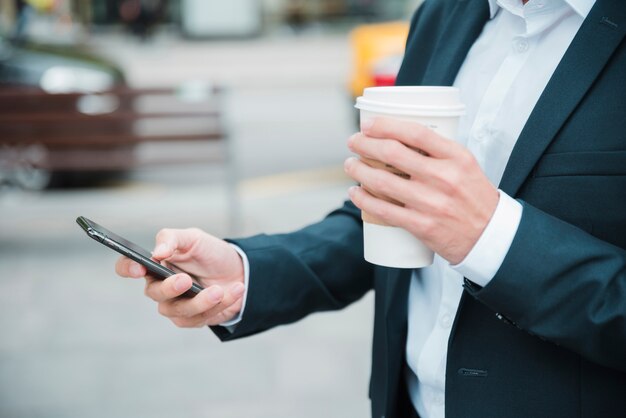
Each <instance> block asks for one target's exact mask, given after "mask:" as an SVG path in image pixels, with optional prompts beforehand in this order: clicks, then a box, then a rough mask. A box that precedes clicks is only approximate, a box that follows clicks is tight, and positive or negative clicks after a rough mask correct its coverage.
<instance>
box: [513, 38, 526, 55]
mask: <svg viewBox="0 0 626 418" xmlns="http://www.w3.org/2000/svg"><path fill="white" fill-rule="evenodd" d="M513 48H514V49H515V51H516V52H518V53H520V54H521V53H523V52H526V51H528V41H527V40H526V39H524V38H520V39H516V40H515V41H514V42H513Z"/></svg>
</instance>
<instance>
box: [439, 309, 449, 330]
mask: <svg viewBox="0 0 626 418" xmlns="http://www.w3.org/2000/svg"><path fill="white" fill-rule="evenodd" d="M439 325H440V326H441V327H442V328H450V327H451V326H452V315H450V314H449V313H447V312H446V313H444V314H443V315H441V318H439Z"/></svg>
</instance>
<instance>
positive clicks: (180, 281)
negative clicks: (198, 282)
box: [174, 276, 189, 292]
mask: <svg viewBox="0 0 626 418" xmlns="http://www.w3.org/2000/svg"><path fill="white" fill-rule="evenodd" d="M188 287H189V281H188V280H187V278H186V277H185V276H181V277H179V278H177V279H176V281H175V282H174V289H176V291H177V292H182V291H183V290H187V288H188Z"/></svg>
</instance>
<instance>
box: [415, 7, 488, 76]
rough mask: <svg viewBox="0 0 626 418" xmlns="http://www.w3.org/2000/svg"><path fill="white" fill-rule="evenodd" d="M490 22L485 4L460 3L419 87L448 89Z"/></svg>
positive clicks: (438, 43)
mask: <svg viewBox="0 0 626 418" xmlns="http://www.w3.org/2000/svg"><path fill="white" fill-rule="evenodd" d="M488 19H489V3H488V2H487V0H459V1H458V3H457V4H456V6H455V8H454V11H453V12H452V16H451V17H450V19H449V20H448V22H447V23H446V27H445V28H444V30H443V31H442V34H441V36H440V37H439V40H438V41H437V45H436V46H435V52H434V54H433V58H432V60H431V61H430V63H429V64H428V67H426V71H425V73H424V77H423V79H422V83H421V84H422V85H431V86H450V85H452V83H453V82H454V79H455V77H456V74H457V73H458V72H459V69H460V68H461V65H462V64H463V61H464V60H465V57H466V55H467V53H468V52H469V50H470V48H471V46H472V44H473V43H474V41H476V39H477V38H478V36H479V35H480V33H481V31H482V30H483V27H484V26H485V23H486V22H487V20H488Z"/></svg>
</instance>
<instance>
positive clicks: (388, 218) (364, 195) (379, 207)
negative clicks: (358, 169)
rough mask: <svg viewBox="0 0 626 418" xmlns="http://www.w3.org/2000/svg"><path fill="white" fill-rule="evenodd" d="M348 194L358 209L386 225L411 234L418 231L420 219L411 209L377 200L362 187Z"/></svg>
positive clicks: (353, 188)
mask: <svg viewBox="0 0 626 418" xmlns="http://www.w3.org/2000/svg"><path fill="white" fill-rule="evenodd" d="M348 194H349V195H350V199H351V200H352V203H354V204H355V205H356V206H357V207H358V208H359V209H361V210H362V211H364V212H367V213H368V214H370V215H372V216H374V217H376V218H377V219H380V220H381V221H383V222H385V223H386V224H388V225H391V226H398V227H402V228H404V229H406V230H408V231H409V232H412V233H413V232H414V230H415V229H418V230H419V229H420V225H419V223H420V219H421V218H420V217H419V216H418V215H417V213H416V212H414V211H412V210H411V209H407V208H404V207H402V206H398V205H394V204H393V203H390V202H387V201H385V200H382V199H378V198H376V197H374V196H372V195H371V194H370V193H368V192H367V191H366V190H364V189H363V188H362V187H357V186H354V187H351V188H350V190H349V191H348Z"/></svg>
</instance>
